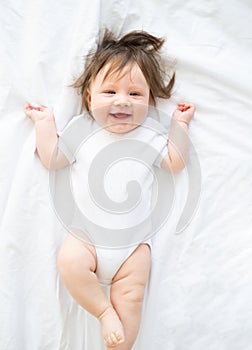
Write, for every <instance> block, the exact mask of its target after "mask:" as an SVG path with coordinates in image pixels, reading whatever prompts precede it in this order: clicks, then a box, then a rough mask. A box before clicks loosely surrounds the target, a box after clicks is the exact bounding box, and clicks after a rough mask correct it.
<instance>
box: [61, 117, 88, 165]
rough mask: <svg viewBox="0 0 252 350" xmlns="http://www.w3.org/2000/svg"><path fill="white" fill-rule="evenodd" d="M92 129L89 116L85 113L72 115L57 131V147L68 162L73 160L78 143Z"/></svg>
mask: <svg viewBox="0 0 252 350" xmlns="http://www.w3.org/2000/svg"><path fill="white" fill-rule="evenodd" d="M92 129H93V127H92V121H91V120H90V117H88V116H87V115H86V114H81V115H78V116H75V117H73V118H72V120H71V121H70V122H69V123H68V124H67V126H66V127H65V128H64V129H63V130H62V131H58V135H59V140H58V148H59V150H60V151H61V152H62V153H63V154H64V155H65V157H66V158H67V159H68V161H69V163H70V164H72V163H74V162H75V160H76V159H75V153H76V151H77V149H78V147H79V145H80V144H81V143H82V141H83V140H84V139H85V138H86V137H87V136H88V135H89V134H90V132H91V131H92Z"/></svg>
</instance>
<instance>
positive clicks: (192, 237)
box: [0, 0, 252, 350]
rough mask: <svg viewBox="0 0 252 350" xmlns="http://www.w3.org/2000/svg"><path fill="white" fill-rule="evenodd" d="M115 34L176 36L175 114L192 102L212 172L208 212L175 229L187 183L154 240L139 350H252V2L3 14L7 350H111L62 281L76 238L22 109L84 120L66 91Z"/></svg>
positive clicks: (9, 9) (95, 5) (205, 187)
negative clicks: (43, 108) (65, 257)
mask: <svg viewBox="0 0 252 350" xmlns="http://www.w3.org/2000/svg"><path fill="white" fill-rule="evenodd" d="M104 25H106V26H107V27H109V28H110V29H112V30H114V31H115V32H116V33H122V32H127V31H129V30H133V29H144V30H147V31H150V32H152V33H153V34H154V35H158V36H166V37H167V44H166V53H167V54H169V55H170V57H172V58H176V60H177V82H176V89H175V94H174V96H173V98H172V100H170V101H168V102H162V103H160V106H159V108H160V109H163V110H168V111H171V110H172V108H173V107H174V104H175V103H176V102H177V101H179V100H184V99H185V100H189V101H192V102H193V103H195V105H196V107H197V112H196V115H195V119H194V120H193V121H192V123H191V126H190V135H191V140H192V142H193V145H194V147H195V149H196V151H197V157H198V159H199V161H200V168H201V180H202V188H201V196H200V202H199V206H198V210H197V213H196V214H195V215H194V216H193V218H192V221H191V222H190V225H189V226H187V227H186V229H185V230H183V232H182V233H180V234H176V233H175V231H176V226H177V224H178V221H179V219H180V214H181V210H182V209H183V205H184V199H185V198H184V193H186V191H187V187H188V186H187V180H188V177H187V175H186V173H182V174H180V175H178V176H177V177H176V191H177V192H176V193H177V196H176V201H175V206H174V210H173V216H172V217H171V219H170V220H169V222H168V223H167V225H166V226H165V227H164V228H163V229H162V230H161V231H160V232H159V234H158V235H156V236H155V242H154V246H153V262H152V272H151V278H150V284H149V287H148V290H147V293H146V300H145V301H146V303H145V309H144V314H143V324H142V330H141V333H140V335H139V338H138V341H137V344H136V346H135V350H143V349H144V350H156V349H159V350H167V349H169V350H202V349H205V350H220V349H223V350H224V349H228V350H250V349H251V343H252V332H251V330H252V301H251V300H252V299H251V295H252V180H251V173H252V118H251V107H252V103H251V95H252V84H251V81H252V66H251V61H252V5H251V2H250V1H249V0H247V1H246V0H244V1H242V2H237V1H234V0H230V1H229V2H228V3H224V2H220V1H218V0H211V1H206V0H204V1H203V0H195V1H186V0H171V1H167V2H164V1H157V0H149V1H144V0H139V1H137V2H136V1H131V0H124V1H119V0H107V1H101V0H100V1H99V0H96V1H89V0H74V1H70V0H62V1H60V2H55V1H51V0H44V1H42V0H40V1H32V0H30V1H29V0H27V1H15V2H7V1H2V2H1V4H0V36H1V43H2V45H1V51H0V54H1V56H0V59H1V65H0V72H1V74H0V76H1V79H0V109H1V123H0V141H1V147H0V168H1V172H0V186H1V197H0V215H1V236H0V239H1V243H0V292H1V295H0V311H1V319H0V321H1V322H0V324H1V326H0V349H1V350H70V349H71V350H83V349H85V350H93V349H95V350H100V349H103V348H102V345H99V343H100V340H99V338H98V337H97V334H99V330H98V325H97V321H96V320H94V319H92V318H91V317H90V316H88V315H86V314H85V312H84V311H83V310H82V309H81V308H80V307H78V306H77V305H76V303H75V302H74V301H73V300H72V299H71V297H70V296H69V295H68V293H67V292H66V290H65V288H64V287H63V286H62V284H61V282H60V281H59V277H58V274H57V270H56V257H57V252H58V249H59V247H60V244H61V242H62V240H63V239H64V237H65V234H66V232H65V229H64V228H63V227H62V225H61V223H60V222H59V221H58V220H57V218H56V216H55V213H54V211H53V209H52V206H51V202H50V198H49V191H48V173H47V171H46V170H45V169H44V168H43V166H42V165H41V164H40V162H39V160H38V159H37V157H36V156H35V155H34V145H35V143H34V142H35V139H34V130H33V125H32V123H31V122H30V121H29V120H27V119H26V118H25V116H24V113H23V111H22V109H23V105H24V102H25V101H26V100H32V101H35V102H38V103H44V104H47V105H50V106H52V107H53V108H54V111H55V114H56V118H57V125H58V127H59V129H61V128H62V127H63V126H64V125H65V123H66V122H67V121H68V120H69V119H70V118H71V117H72V116H73V115H74V114H77V113H78V112H79V109H80V100H79V97H78V96H77V95H76V94H75V93H74V92H71V91H70V89H68V88H66V85H67V84H68V83H69V82H70V81H71V77H72V75H73V74H75V73H76V72H77V73H78V72H79V71H80V69H81V64H82V60H81V56H82V55H83V54H85V53H87V52H88V50H89V48H90V47H92V46H93V44H94V42H95V38H96V35H97V33H98V31H99V29H100V28H102V27H103V26H104Z"/></svg>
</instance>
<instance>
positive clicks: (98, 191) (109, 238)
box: [58, 114, 168, 284]
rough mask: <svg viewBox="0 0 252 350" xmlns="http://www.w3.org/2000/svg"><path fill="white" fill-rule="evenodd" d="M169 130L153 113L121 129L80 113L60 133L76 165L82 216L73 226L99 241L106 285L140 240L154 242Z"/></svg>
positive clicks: (74, 182) (73, 174)
mask: <svg viewBox="0 0 252 350" xmlns="http://www.w3.org/2000/svg"><path fill="white" fill-rule="evenodd" d="M166 134H167V133H166V130H165V129H164V128H163V126H162V125H161V124H160V123H158V122H157V121H156V120H154V119H153V118H151V117H147V118H146V120H145V121H144V123H143V124H142V125H140V126H137V127H136V128H135V129H134V130H132V131H130V132H128V133H124V134H119V133H112V132H109V131H107V130H106V129H104V128H101V127H100V126H99V125H98V124H97V123H96V122H95V121H94V120H93V119H92V118H91V117H90V116H89V115H88V114H82V115H79V116H77V117H74V118H73V119H72V120H71V122H70V123H69V124H68V125H67V126H66V128H65V129H64V130H63V132H62V133H60V137H59V143H58V147H59V149H60V150H61V151H62V152H63V153H64V154H65V156H66V157H67V159H68V160H69V163H70V164H71V170H70V171H69V175H68V176H69V177H70V179H69V180H70V184H71V191H72V194H73V198H74V203H75V205H76V207H77V209H76V210H75V211H74V213H75V214H74V215H73V216H75V219H76V217H77V214H76V213H78V218H79V219H76V220H75V223H74V224H72V225H69V226H70V231H71V232H72V233H73V234H75V235H77V236H78V238H81V239H82V238H83V239H84V241H85V240H89V241H90V242H91V243H92V244H94V246H95V248H96V254H97V270H96V273H97V276H98V278H99V280H100V282H101V283H103V284H110V283H111V280H112V278H113V277H114V275H115V274H116V272H117V270H118V269H119V268H120V266H121V265H122V263H123V262H124V261H125V260H126V259H127V258H128V257H129V256H130V254H132V252H133V251H134V250H135V249H136V247H137V246H138V245H139V244H140V243H147V244H149V245H150V246H151V240H150V237H151V235H152V222H151V210H152V203H153V182H154V181H155V172H154V170H153V166H157V167H160V164H161V162H162V159H163V157H164V156H165V155H166V154H167V152H168V150H167V135H166ZM80 217H81V219H80ZM73 221H74V219H73ZM76 222H79V223H80V222H81V228H80V226H79V227H76V226H78V225H76ZM78 232H82V233H83V232H85V233H84V235H83V237H81V235H80V234H79V233H78Z"/></svg>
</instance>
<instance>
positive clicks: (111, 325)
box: [99, 306, 124, 347]
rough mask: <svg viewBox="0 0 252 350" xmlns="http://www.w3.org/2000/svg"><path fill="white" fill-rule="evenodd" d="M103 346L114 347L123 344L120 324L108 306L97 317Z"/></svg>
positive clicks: (114, 312) (115, 314)
mask: <svg viewBox="0 0 252 350" xmlns="http://www.w3.org/2000/svg"><path fill="white" fill-rule="evenodd" d="M99 320H100V322H101V327H102V335H103V339H104V342H105V345H106V346H108V347H114V346H117V345H118V344H121V343H123V342H124V332H123V326H122V323H121V321H120V319H119V317H118V315H117V313H116V311H115V310H114V308H113V307H112V306H109V307H108V308H107V309H106V310H105V311H104V312H103V313H102V314H101V316H100V317H99Z"/></svg>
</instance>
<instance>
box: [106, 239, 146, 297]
mask: <svg viewBox="0 0 252 350" xmlns="http://www.w3.org/2000/svg"><path fill="white" fill-rule="evenodd" d="M150 262H151V250H150V247H149V246H148V245H147V244H140V245H139V246H138V247H137V248H136V249H135V250H134V252H133V253H132V254H131V255H130V256H129V257H128V259H127V260H126V261H125V262H124V263H123V264H122V266H121V267H120V269H119V270H118V272H117V273H116V275H115V276H114V278H113V280H112V286H111V292H112V293H113V292H114V293H116V294H128V295H129V296H130V294H131V293H133V294H134V295H135V297H137V298H139V299H142V298H143V294H144V288H145V286H146V283H147V281H148V278H149V273H150Z"/></svg>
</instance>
